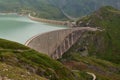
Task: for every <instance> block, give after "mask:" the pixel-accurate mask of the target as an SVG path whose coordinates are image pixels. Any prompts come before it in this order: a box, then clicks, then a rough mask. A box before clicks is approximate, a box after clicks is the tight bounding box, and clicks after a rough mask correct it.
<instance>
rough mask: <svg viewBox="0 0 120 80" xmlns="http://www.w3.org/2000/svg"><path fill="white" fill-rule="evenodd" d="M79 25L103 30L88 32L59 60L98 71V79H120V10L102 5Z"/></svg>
mask: <svg viewBox="0 0 120 80" xmlns="http://www.w3.org/2000/svg"><path fill="white" fill-rule="evenodd" d="M77 25H78V26H90V27H99V28H100V29H102V30H103V31H102V32H101V31H96V32H86V33H85V34H84V35H83V36H82V37H81V38H80V39H79V40H78V42H77V43H76V44H75V45H74V46H73V47H72V48H71V49H70V50H69V51H68V52H66V53H65V54H64V55H63V57H62V58H61V59H60V61H61V62H62V63H63V64H65V65H67V66H68V67H69V68H71V69H73V70H78V71H80V72H81V71H83V72H86V71H88V72H92V73H94V74H96V76H97V80H120V76H119V75H120V62H119V61H120V11H119V10H117V9H115V8H113V7H110V6H106V7H102V8H100V9H99V10H98V11H96V12H94V13H93V14H91V15H89V16H86V17H84V18H82V19H80V20H78V21H77ZM83 80H84V79H83Z"/></svg>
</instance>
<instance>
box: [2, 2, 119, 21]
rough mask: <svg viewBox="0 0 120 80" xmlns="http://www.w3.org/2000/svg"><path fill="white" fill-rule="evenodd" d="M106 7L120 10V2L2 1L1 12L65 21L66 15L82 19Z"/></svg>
mask: <svg viewBox="0 0 120 80" xmlns="http://www.w3.org/2000/svg"><path fill="white" fill-rule="evenodd" d="M105 5H111V6H114V7H116V8H118V9H120V0H89V1H88V0H1V1H0V12H1V11H2V12H6V11H7V12H22V13H32V14H33V15H34V16H37V17H42V18H49V19H62V20H65V19H66V16H65V14H67V15H68V16H72V17H81V16H84V15H87V14H90V13H91V12H93V11H95V10H97V9H98V8H100V7H101V6H105ZM63 12H64V13H65V14H64V13H63Z"/></svg>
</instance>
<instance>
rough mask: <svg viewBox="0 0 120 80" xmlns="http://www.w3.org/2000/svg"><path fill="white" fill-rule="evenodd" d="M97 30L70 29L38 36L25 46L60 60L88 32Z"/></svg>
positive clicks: (85, 28) (88, 28)
mask: <svg viewBox="0 0 120 80" xmlns="http://www.w3.org/2000/svg"><path fill="white" fill-rule="evenodd" d="M96 30H97V29H96V28H90V27H81V28H69V29H62V30H56V31H51V32H47V33H43V34H40V35H39V34H38V35H36V36H34V37H32V38H31V39H29V40H28V41H27V42H26V43H25V45H26V46H28V47H30V48H32V49H34V50H36V51H38V52H41V53H44V54H47V55H48V56H50V57H52V58H53V59H58V58H60V57H61V56H62V55H63V54H64V53H65V52H66V51H67V50H68V49H69V48H70V47H71V46H72V45H74V43H76V42H77V40H78V39H79V38H80V37H81V36H82V35H83V34H84V32H86V31H96Z"/></svg>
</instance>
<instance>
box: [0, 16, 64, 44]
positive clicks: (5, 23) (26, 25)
mask: <svg viewBox="0 0 120 80" xmlns="http://www.w3.org/2000/svg"><path fill="white" fill-rule="evenodd" d="M65 28H66V27H65V26H58V25H51V24H46V23H42V22H36V21H32V20H30V19H29V18H28V17H27V16H19V15H15V14H14V15H13V14H9V15H0V38H3V39H7V40H11V41H15V42H19V43H22V44H24V43H25V42H26V41H27V40H28V39H29V38H31V37H33V36H34V35H37V34H41V33H44V32H49V31H53V30H58V29H65Z"/></svg>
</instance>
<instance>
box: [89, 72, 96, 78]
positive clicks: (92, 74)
mask: <svg viewBox="0 0 120 80" xmlns="http://www.w3.org/2000/svg"><path fill="white" fill-rule="evenodd" d="M87 74H89V75H91V76H92V77H93V80H96V75H95V74H94V73H91V72H87Z"/></svg>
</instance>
